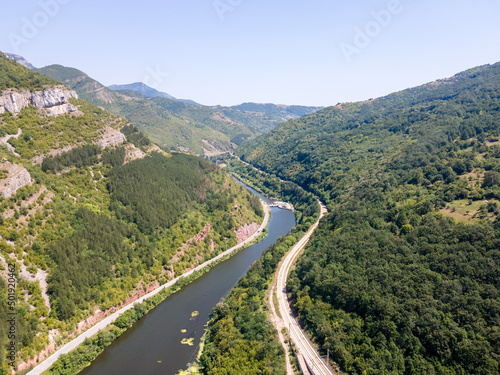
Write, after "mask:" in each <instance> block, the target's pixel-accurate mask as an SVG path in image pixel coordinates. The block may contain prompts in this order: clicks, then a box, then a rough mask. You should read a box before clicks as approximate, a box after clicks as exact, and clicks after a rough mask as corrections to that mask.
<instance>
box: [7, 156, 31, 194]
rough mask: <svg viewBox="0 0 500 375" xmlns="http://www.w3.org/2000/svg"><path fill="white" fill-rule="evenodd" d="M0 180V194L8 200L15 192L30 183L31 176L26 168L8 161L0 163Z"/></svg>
mask: <svg viewBox="0 0 500 375" xmlns="http://www.w3.org/2000/svg"><path fill="white" fill-rule="evenodd" d="M0 171H2V172H3V173H2V177H3V178H2V179H1V180H0V194H1V195H3V196H4V197H5V198H10V197H11V196H12V195H13V194H15V193H16V191H17V190H18V189H20V188H22V187H23V186H25V185H28V184H30V183H31V176H30V174H29V172H28V171H27V170H26V168H24V167H22V166H20V165H17V164H12V163H10V162H8V161H5V160H4V161H3V162H0Z"/></svg>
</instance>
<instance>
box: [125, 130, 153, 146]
mask: <svg viewBox="0 0 500 375" xmlns="http://www.w3.org/2000/svg"><path fill="white" fill-rule="evenodd" d="M120 131H121V132H122V133H123V134H125V136H126V137H127V142H130V143H132V144H133V145H134V146H135V147H139V148H144V147H146V146H149V145H150V144H151V141H150V140H149V138H148V137H146V136H145V135H144V133H143V132H141V131H140V130H139V129H137V128H136V127H135V126H134V125H127V126H124V127H123V128H122V129H121V130H120Z"/></svg>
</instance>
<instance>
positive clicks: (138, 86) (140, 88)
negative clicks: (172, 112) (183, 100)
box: [108, 82, 177, 100]
mask: <svg viewBox="0 0 500 375" xmlns="http://www.w3.org/2000/svg"><path fill="white" fill-rule="evenodd" d="M108 89H110V90H113V91H120V90H131V91H136V92H138V93H139V94H141V95H144V96H145V97H147V98H156V97H160V98H168V99H175V100H177V99H176V98H174V97H173V96H172V95H169V94H167V93H165V92H161V91H158V90H156V89H154V88H152V87H149V86H148V85H146V84H145V83H142V82H135V83H130V84H128V85H111V86H108Z"/></svg>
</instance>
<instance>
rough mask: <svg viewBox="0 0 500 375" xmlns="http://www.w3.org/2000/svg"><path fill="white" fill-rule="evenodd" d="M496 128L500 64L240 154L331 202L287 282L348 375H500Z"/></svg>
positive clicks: (281, 132) (292, 126)
mask: <svg viewBox="0 0 500 375" xmlns="http://www.w3.org/2000/svg"><path fill="white" fill-rule="evenodd" d="M499 132H500V64H494V65H487V66H482V67H478V68H474V69H471V70H468V71H465V72H463V73H460V74H457V75H456V76H454V77H452V78H449V79H444V80H440V81H437V82H433V83H430V84H427V85H424V86H421V87H417V88H413V89H409V90H405V91H402V92H398V93H395V94H392V95H389V96H386V97H383V98H379V99H375V100H370V101H367V102H362V103H346V104H339V105H337V106H335V107H330V108H327V109H324V110H322V111H320V112H317V113H315V114H312V115H309V116H306V117H303V118H301V119H298V120H291V121H289V122H286V123H284V124H281V125H279V126H277V127H276V128H275V129H274V130H273V131H271V132H270V133H269V134H267V135H266V136H265V137H259V138H257V139H256V140H253V141H250V142H249V143H247V144H245V145H243V146H242V147H241V148H238V150H237V154H239V155H240V156H241V157H242V158H243V159H244V160H245V161H248V162H250V163H252V164H254V165H256V166H258V167H259V168H261V169H263V170H265V171H267V172H269V173H272V174H275V175H277V176H279V177H281V178H283V179H286V180H292V181H295V182H297V183H298V184H300V185H301V186H303V187H304V188H306V189H308V190H310V191H313V192H315V193H316V194H318V195H319V196H320V197H322V198H323V199H324V200H325V201H326V202H327V203H328V206H329V209H330V211H331V213H330V214H329V215H328V216H327V217H326V220H324V221H323V223H322V225H321V226H320V228H319V229H318V231H317V234H315V235H314V237H313V239H312V240H311V243H310V245H309V246H308V247H307V249H306V251H305V254H304V255H303V256H302V258H301V259H300V260H299V262H298V265H297V269H296V271H295V272H294V274H293V275H292V276H291V279H290V286H291V289H292V292H293V296H294V298H295V307H296V309H297V311H298V313H299V314H300V317H301V319H302V321H303V323H304V324H305V326H306V327H307V328H308V329H309V330H310V331H311V332H312V333H313V335H314V337H315V339H316V340H317V342H318V343H319V344H320V346H321V347H322V348H323V349H325V350H326V349H329V350H330V355H331V356H333V359H334V360H335V361H336V362H337V363H339V365H340V366H341V368H342V369H343V370H344V371H345V372H347V373H349V374H389V373H392V374H401V373H405V374H498V373H499V372H500V369H499V364H500V219H499V214H500V211H499V203H500V142H499V135H500V133H499Z"/></svg>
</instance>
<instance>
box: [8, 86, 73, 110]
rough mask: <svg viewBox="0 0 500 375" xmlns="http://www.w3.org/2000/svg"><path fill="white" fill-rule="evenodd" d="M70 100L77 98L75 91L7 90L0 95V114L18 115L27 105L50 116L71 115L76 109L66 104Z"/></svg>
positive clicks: (59, 88)
mask: <svg viewBox="0 0 500 375" xmlns="http://www.w3.org/2000/svg"><path fill="white" fill-rule="evenodd" d="M70 98H76V99H77V98H78V95H77V94H76V92H75V91H73V90H69V89H67V88H65V87H62V86H61V87H54V88H51V89H45V90H42V91H34V92H31V91H28V90H7V91H4V92H3V93H2V94H1V95H0V113H4V112H11V113H12V114H14V115H17V114H19V112H21V110H22V109H23V108H25V107H27V106H29V105H33V106H35V107H36V108H38V109H42V110H45V112H47V113H48V114H49V115H51V116H59V115H62V114H67V113H73V112H76V111H77V108H76V107H75V106H74V105H72V104H71V103H69V102H68V99H70Z"/></svg>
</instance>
